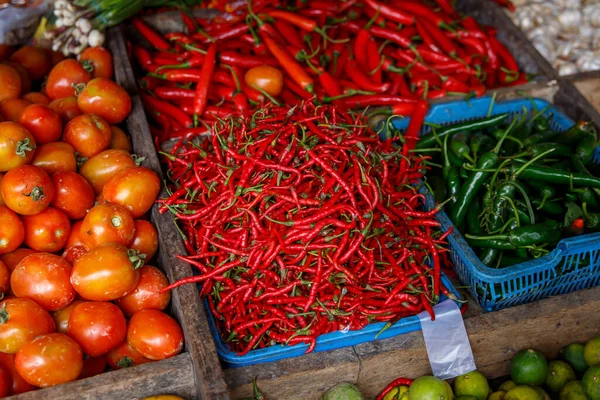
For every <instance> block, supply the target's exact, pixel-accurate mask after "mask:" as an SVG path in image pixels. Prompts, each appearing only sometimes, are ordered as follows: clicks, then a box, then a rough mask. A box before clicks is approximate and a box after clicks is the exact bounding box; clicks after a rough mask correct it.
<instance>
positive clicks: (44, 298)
mask: <svg viewBox="0 0 600 400" xmlns="http://www.w3.org/2000/svg"><path fill="white" fill-rule="evenodd" d="M70 275H71V264H69V263H68V262H67V261H66V260H65V259H64V258H62V257H60V256H57V255H55V254H50V253H37V254H32V255H30V256H29V257H25V258H24V259H23V260H21V262H20V263H19V265H17V268H15V270H14V271H13V273H12V275H11V276H10V285H11V287H12V291H13V293H14V294H15V296H17V297H24V298H28V299H31V300H33V301H35V302H36V303H38V304H39V305H40V306H42V307H43V308H44V309H46V310H48V311H56V310H60V309H62V308H65V307H66V306H68V305H69V303H71V302H72V301H73V299H75V290H73V287H72V286H71V283H70V282H69V278H70Z"/></svg>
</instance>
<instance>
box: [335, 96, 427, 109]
mask: <svg viewBox="0 0 600 400" xmlns="http://www.w3.org/2000/svg"><path fill="white" fill-rule="evenodd" d="M338 102H339V103H340V104H344V105H345V106H346V107H348V108H364V107H368V106H394V105H396V104H398V103H402V104H413V105H414V104H416V103H417V100H416V99H414V98H406V97H403V96H394V95H385V94H384V95H380V94H376V95H357V96H352V97H348V98H345V99H341V100H338ZM413 108H414V106H413Z"/></svg>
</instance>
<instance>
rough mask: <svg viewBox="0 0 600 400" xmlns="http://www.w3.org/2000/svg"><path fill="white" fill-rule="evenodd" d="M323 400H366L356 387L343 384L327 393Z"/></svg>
mask: <svg viewBox="0 0 600 400" xmlns="http://www.w3.org/2000/svg"><path fill="white" fill-rule="evenodd" d="M322 400H364V397H363V396H362V394H360V392H359V390H358V389H357V387H356V386H354V385H353V384H351V383H346V382H343V383H340V384H338V385H335V386H334V387H332V388H331V389H329V390H328V391H327V392H325V394H324V395H323V397H322Z"/></svg>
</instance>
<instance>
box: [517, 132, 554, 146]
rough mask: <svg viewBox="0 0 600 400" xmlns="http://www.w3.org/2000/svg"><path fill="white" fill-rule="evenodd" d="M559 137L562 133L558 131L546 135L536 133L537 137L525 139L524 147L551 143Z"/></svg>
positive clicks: (532, 136)
mask: <svg viewBox="0 0 600 400" xmlns="http://www.w3.org/2000/svg"><path fill="white" fill-rule="evenodd" d="M558 135H560V132H557V131H546V132H544V133H536V134H535V135H531V136H529V137H528V138H527V139H525V140H524V141H523V146H524V147H529V146H531V145H534V144H537V143H545V142H549V141H551V140H554V138H555V137H557V136H558Z"/></svg>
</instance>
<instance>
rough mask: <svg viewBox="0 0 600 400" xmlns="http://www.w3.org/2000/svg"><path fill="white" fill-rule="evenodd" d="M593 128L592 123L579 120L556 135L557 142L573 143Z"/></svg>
mask: <svg viewBox="0 0 600 400" xmlns="http://www.w3.org/2000/svg"><path fill="white" fill-rule="evenodd" d="M590 130H591V123H589V122H583V121H579V122H577V123H576V124H575V125H573V126H572V127H570V128H569V129H567V130H566V131H565V132H563V133H561V134H560V135H558V136H557V137H556V140H555V141H556V142H557V143H564V144H572V143H577V142H579V140H580V139H581V138H582V137H583V136H584V135H586V134H587V133H588V132H590Z"/></svg>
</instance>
